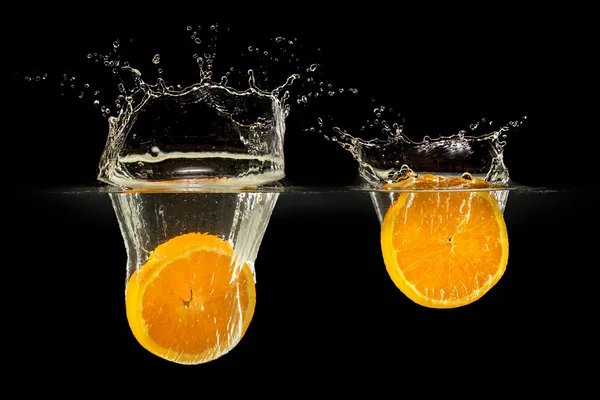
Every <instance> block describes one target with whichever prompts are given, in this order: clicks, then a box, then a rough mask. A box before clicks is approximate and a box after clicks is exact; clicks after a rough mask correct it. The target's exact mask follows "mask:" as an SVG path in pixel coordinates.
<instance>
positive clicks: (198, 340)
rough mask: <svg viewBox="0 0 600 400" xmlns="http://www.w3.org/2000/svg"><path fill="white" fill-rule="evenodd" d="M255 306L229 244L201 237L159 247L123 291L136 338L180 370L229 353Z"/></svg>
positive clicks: (245, 272) (248, 275)
mask: <svg viewBox="0 0 600 400" xmlns="http://www.w3.org/2000/svg"><path fill="white" fill-rule="evenodd" d="M237 264H240V263H237ZM255 303H256V291H255V285H254V275H253V273H252V270H251V269H250V267H249V266H248V264H246V263H242V264H241V265H236V258H235V257H234V253H233V249H232V247H231V245H230V244H229V243H228V242H227V241H225V240H222V239H220V238H219V237H217V236H213V235H209V234H201V233H189V234H184V235H181V236H177V237H174V238H172V239H170V240H169V241H167V242H165V243H163V244H161V245H160V246H158V247H157V248H156V249H155V250H154V251H153V252H152V253H151V254H150V257H149V259H148V261H147V262H146V264H144V265H143V266H142V267H141V268H140V269H139V270H137V271H136V272H135V273H133V274H132V276H131V278H130V280H129V282H128V284H127V289H126V309H127V320H128V322H129V326H130V328H131V331H132V333H133V335H134V336H135V338H136V339H137V340H138V342H139V343H140V344H141V345H142V346H143V347H144V348H145V349H147V350H148V351H150V352H151V353H153V354H155V355H157V356H159V357H161V358H164V359H166V360H169V361H173V362H176V363H180V364H200V363H205V362H208V361H211V360H214V359H216V358H218V357H220V356H222V355H224V354H226V353H227V352H229V351H230V350H231V349H233V348H234V347H235V346H236V345H237V344H238V342H239V341H240V340H241V338H242V337H243V336H244V334H245V332H246V330H247V328H248V325H249V324H250V320H251V319H252V316H253V314H254V307H255Z"/></svg>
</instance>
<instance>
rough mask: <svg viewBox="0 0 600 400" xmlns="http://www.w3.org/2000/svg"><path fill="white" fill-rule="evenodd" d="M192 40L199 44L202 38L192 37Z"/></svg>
mask: <svg viewBox="0 0 600 400" xmlns="http://www.w3.org/2000/svg"><path fill="white" fill-rule="evenodd" d="M194 42H196V44H200V43H202V40H200V38H196V39H194Z"/></svg>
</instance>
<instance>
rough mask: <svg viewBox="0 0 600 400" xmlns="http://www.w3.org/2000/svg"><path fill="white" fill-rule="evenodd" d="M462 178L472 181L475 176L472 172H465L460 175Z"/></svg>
mask: <svg viewBox="0 0 600 400" xmlns="http://www.w3.org/2000/svg"><path fill="white" fill-rule="evenodd" d="M460 179H464V180H466V181H472V180H473V176H472V175H471V174H470V173H468V172H465V173H464V174H462V175H461V176H460Z"/></svg>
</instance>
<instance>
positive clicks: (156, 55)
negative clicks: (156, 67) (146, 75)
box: [152, 54, 160, 64]
mask: <svg viewBox="0 0 600 400" xmlns="http://www.w3.org/2000/svg"><path fill="white" fill-rule="evenodd" d="M159 62H160V54H155V55H154V57H153V58H152V63H153V64H158V63H159Z"/></svg>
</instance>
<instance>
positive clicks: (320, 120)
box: [317, 117, 323, 127]
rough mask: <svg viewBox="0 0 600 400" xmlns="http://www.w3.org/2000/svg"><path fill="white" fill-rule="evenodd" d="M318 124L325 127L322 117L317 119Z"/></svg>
mask: <svg viewBox="0 0 600 400" xmlns="http://www.w3.org/2000/svg"><path fill="white" fill-rule="evenodd" d="M317 122H318V123H319V126H321V127H322V126H323V119H321V117H319V118H317Z"/></svg>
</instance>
